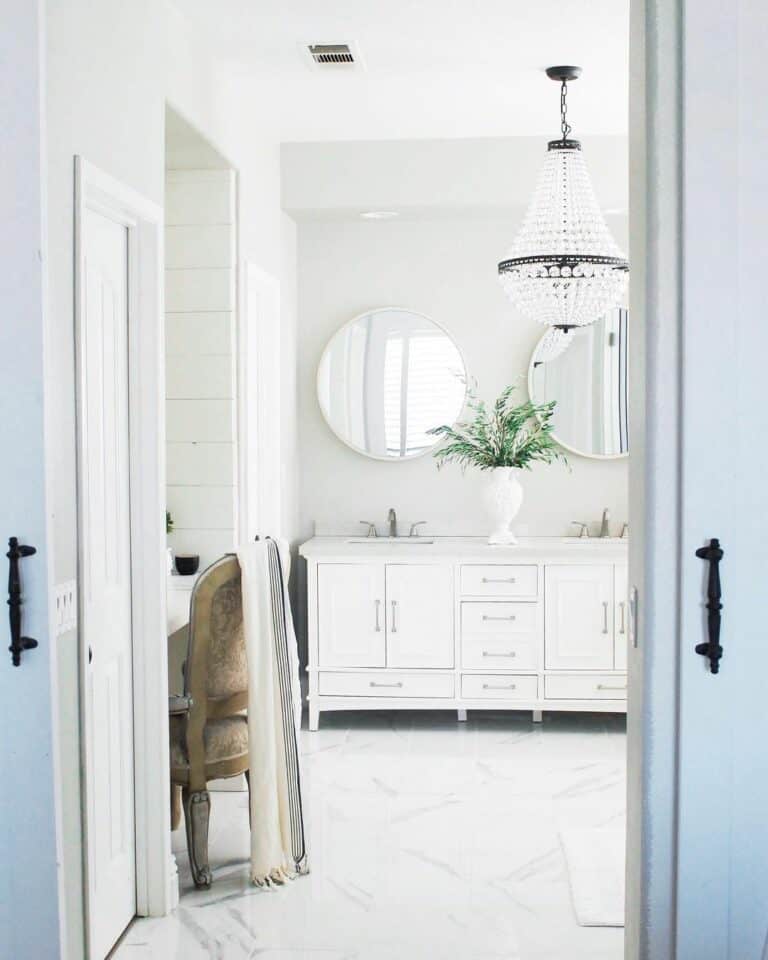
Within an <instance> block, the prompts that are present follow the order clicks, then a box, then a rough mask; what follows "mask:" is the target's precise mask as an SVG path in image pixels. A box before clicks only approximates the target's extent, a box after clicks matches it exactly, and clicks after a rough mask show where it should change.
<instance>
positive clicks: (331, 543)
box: [299, 536, 629, 563]
mask: <svg viewBox="0 0 768 960" xmlns="http://www.w3.org/2000/svg"><path fill="white" fill-rule="evenodd" d="M628 545H629V544H628V540H627V539H626V538H625V539H620V538H618V537H611V538H606V539H600V538H599V537H592V538H589V539H579V538H576V537H520V539H519V542H518V543H517V544H516V545H514V546H492V545H491V544H489V543H488V542H487V540H486V539H485V538H484V537H427V536H424V537H420V538H417V537H414V538H413V540H412V541H409V540H408V539H407V538H402V539H398V540H390V539H389V538H387V537H377V538H373V537H371V538H367V539H366V538H360V537H312V539H311V540H307V541H306V542H305V543H303V544H302V545H301V546H300V547H299V553H300V554H301V556H302V557H306V558H307V559H308V560H316V561H321V560H331V559H339V558H344V559H355V560H365V559H376V560H386V559H395V560H418V558H419V557H422V558H427V557H429V558H430V559H434V558H436V557H437V558H443V559H445V560H476V561H479V562H485V563H487V562H499V561H500V562H502V563H521V562H527V563H537V562H540V561H541V559H542V558H543V557H544V558H546V559H550V560H551V559H557V560H564V561H567V562H578V561H579V559H584V560H589V562H590V563H595V562H599V561H600V560H601V559H602V560H608V561H614V560H626V558H627V548H628Z"/></svg>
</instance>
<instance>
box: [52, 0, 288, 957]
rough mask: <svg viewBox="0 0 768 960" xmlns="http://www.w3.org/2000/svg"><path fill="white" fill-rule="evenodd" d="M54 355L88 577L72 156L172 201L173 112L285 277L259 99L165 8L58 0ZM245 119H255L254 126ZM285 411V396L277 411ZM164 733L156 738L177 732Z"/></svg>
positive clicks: (67, 716)
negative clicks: (219, 160)
mask: <svg viewBox="0 0 768 960" xmlns="http://www.w3.org/2000/svg"><path fill="white" fill-rule="evenodd" d="M45 13H46V38H45V41H46V69H47V78H46V111H47V127H48V128H47V154H46V161H47V167H48V170H47V190H48V210H47V213H48V225H49V237H48V241H49V242H48V263H47V267H48V283H49V328H48V330H47V349H48V351H49V379H48V384H47V387H48V391H49V395H50V403H49V407H50V410H51V412H52V418H51V423H50V424H49V437H50V443H49V449H48V462H49V464H50V469H51V474H52V476H51V483H50V490H51V492H52V496H51V500H50V503H49V510H50V522H51V531H52V539H53V544H52V553H53V562H52V567H53V576H54V579H55V581H56V582H61V581H66V580H70V579H73V578H74V577H75V575H76V558H77V552H76V550H77V543H76V513H75V510H76V500H75V393H74V341H73V326H74V324H73V299H74V290H73V282H74V281H73V233H74V222H73V168H74V163H73V158H74V156H75V155H76V154H80V155H82V156H83V157H85V158H86V159H87V160H89V161H90V162H91V163H93V164H95V165H97V166H98V167H100V168H102V169H103V170H105V171H106V172H107V173H109V174H111V175H112V176H114V177H116V178H118V179H119V180H121V181H123V182H124V183H126V184H127V185H128V186H130V187H132V188H133V189H134V190H137V191H138V192H139V193H141V194H143V195H145V196H146V197H148V198H149V199H150V200H152V201H154V202H155V203H158V204H162V203H163V193H164V174H165V144H164V129H163V127H164V116H165V110H166V102H170V103H171V104H172V105H173V106H174V107H175V108H176V110H177V111H178V112H179V113H180V114H182V115H183V116H185V117H186V118H188V120H189V121H190V122H191V123H192V124H193V125H194V126H195V127H196V128H197V129H198V130H200V131H201V132H202V133H204V134H205V136H206V137H207V138H208V139H209V140H210V141H211V142H212V143H213V144H215V145H216V147H217V148H218V150H219V151H220V152H221V153H222V154H224V155H225V156H226V157H227V158H228V159H229V160H230V162H231V163H232V165H233V166H234V167H236V168H237V169H238V170H239V191H238V196H239V204H240V218H239V219H240V228H239V247H240V250H241V253H242V255H243V257H247V258H248V259H250V260H252V261H253V262H255V263H258V264H260V265H262V266H263V267H264V269H266V270H268V271H269V272H271V273H272V274H274V275H275V276H277V277H281V273H282V266H281V243H280V228H281V218H282V213H281V209H280V186H279V185H280V157H279V146H278V144H277V141H276V138H275V136H274V135H273V134H272V133H271V132H270V129H269V128H268V127H267V126H266V124H265V123H264V121H263V116H262V114H263V108H262V104H261V103H260V102H259V99H258V96H254V92H253V91H252V90H247V91H246V90H244V89H243V88H242V85H241V83H240V81H238V79H237V78H233V77H231V76H230V75H228V73H227V72H225V71H224V70H223V68H222V66H221V65H220V64H219V63H217V62H216V61H215V60H214V59H213V58H212V57H211V56H210V54H209V52H208V48H207V41H206V39H205V38H204V37H201V36H200V35H199V34H198V33H197V32H196V31H195V30H194V29H192V28H191V27H190V26H189V24H188V23H187V21H186V20H185V18H184V17H183V16H182V15H181V14H179V12H178V11H177V10H176V9H175V8H174V7H173V6H172V5H171V4H168V3H166V2H164V0H131V2H130V3H126V2H125V0H99V2H98V3H94V2H92V0H46V3H45ZM243 118H247V122H243ZM275 406H276V410H277V408H278V406H279V398H276V401H275ZM77 646H78V645H77V635H76V634H75V633H74V632H72V633H70V634H67V635H65V636H63V637H61V638H59V639H58V640H57V648H56V657H57V661H58V685H59V703H60V719H59V727H60V733H61V740H60V744H59V750H60V754H61V770H62V782H61V785H60V789H61V794H62V808H63V820H64V823H63V831H62V834H63V846H64V849H63V858H64V863H63V872H64V886H65V890H66V897H67V902H66V905H65V906H66V916H67V930H68V943H69V946H68V957H69V960H80V958H81V957H82V956H84V950H83V923H82V876H81V855H82V840H81V821H80V782H79V732H78V724H79V719H78V718H79V692H78V686H77V676H78V673H77ZM165 735H166V732H165V731H158V736H165Z"/></svg>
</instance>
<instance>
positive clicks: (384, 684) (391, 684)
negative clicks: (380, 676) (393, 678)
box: [368, 680, 403, 687]
mask: <svg viewBox="0 0 768 960" xmlns="http://www.w3.org/2000/svg"><path fill="white" fill-rule="evenodd" d="M402 685H403V681H402V680H398V681H397V683H377V682H376V681H375V680H371V682H370V683H369V684H368V686H369V687H402Z"/></svg>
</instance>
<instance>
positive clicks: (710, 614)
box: [696, 538, 723, 673]
mask: <svg viewBox="0 0 768 960" xmlns="http://www.w3.org/2000/svg"><path fill="white" fill-rule="evenodd" d="M696 556H697V557H699V558H700V559H701V560H708V561H709V578H708V580H707V633H708V634H709V639H708V640H707V642H706V643H697V644H696V653H698V654H700V655H701V656H702V657H707V658H708V659H709V669H710V671H711V672H712V673H719V672H720V660H721V659H722V656H723V648H722V646H721V645H720V622H721V620H722V618H721V616H720V611H721V610H722V609H723V605H722V603H720V598H721V596H722V591H721V589H720V561H721V560H722V559H723V550H722V549H721V548H720V541H719V540H718V539H717V538H714V539H712V540H710V541H709V546H708V547H699V549H698V550H697V551H696Z"/></svg>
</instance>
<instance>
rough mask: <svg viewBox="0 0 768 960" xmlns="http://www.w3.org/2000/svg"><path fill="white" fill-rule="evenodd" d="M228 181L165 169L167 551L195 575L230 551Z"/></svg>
mask: <svg viewBox="0 0 768 960" xmlns="http://www.w3.org/2000/svg"><path fill="white" fill-rule="evenodd" d="M236 235H237V224H236V195H235V175H234V173H233V171H231V170H169V171H168V173H167V175H166V194H165V263H166V270H165V343H166V360H165V363H166V384H165V386H166V390H165V394H166V399H167V402H166V441H167V444H166V480H167V508H168V510H169V511H170V513H171V516H172V518H173V532H172V533H171V534H170V536H169V538H168V543H169V545H170V546H171V547H172V549H173V551H174V553H175V554H176V553H194V554H198V555H199V556H200V569H201V570H202V569H205V567H207V566H208V565H209V564H211V563H213V562H214V560H216V559H217V558H218V557H220V556H221V555H222V554H223V553H228V552H230V551H232V550H233V549H234V545H235V511H236V498H237V487H236V483H235V479H236V477H235V436H234V427H235V364H234V325H235V316H236V314H235V302H236V293H235V276H236V273H235V267H236V256H237V246H236Z"/></svg>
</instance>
